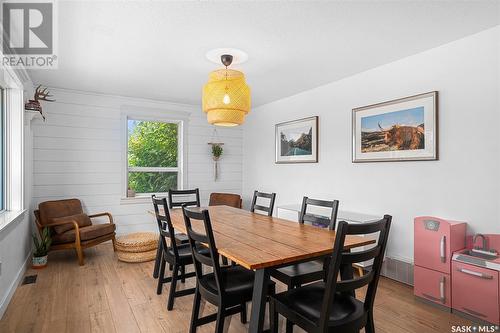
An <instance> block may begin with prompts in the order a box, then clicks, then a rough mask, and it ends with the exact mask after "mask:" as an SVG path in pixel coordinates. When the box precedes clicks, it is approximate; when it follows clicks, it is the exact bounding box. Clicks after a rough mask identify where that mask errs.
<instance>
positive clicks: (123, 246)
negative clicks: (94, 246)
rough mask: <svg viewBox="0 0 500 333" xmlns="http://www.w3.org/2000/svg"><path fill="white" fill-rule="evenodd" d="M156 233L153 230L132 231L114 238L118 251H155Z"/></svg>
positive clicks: (156, 245) (156, 243) (156, 244)
mask: <svg viewBox="0 0 500 333" xmlns="http://www.w3.org/2000/svg"><path fill="white" fill-rule="evenodd" d="M157 247H158V234H155V233H154V232H134V233H132V234H128V235H124V236H120V237H117V238H116V250H117V251H118V252H130V253H141V252H149V251H156V248H157Z"/></svg>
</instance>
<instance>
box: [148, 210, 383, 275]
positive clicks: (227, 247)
mask: <svg viewBox="0 0 500 333" xmlns="http://www.w3.org/2000/svg"><path fill="white" fill-rule="evenodd" d="M201 209H208V211H209V213H210V220H211V222H212V229H213V231H214V237H215V244H216V246H217V250H218V251H219V253H220V254H221V255H223V256H224V257H226V258H228V259H231V260H232V261H234V262H236V263H237V264H239V265H241V266H243V267H245V268H248V269H261V268H267V267H272V266H277V265H282V264H286V263H292V262H296V261H300V260H304V259H308V258H314V257H320V256H323V255H327V254H330V253H332V251H333V243H334V240H335V231H329V230H327V229H321V228H317V227H313V226H311V225H304V224H300V223H296V222H291V221H287V220H283V219H280V218H277V217H269V216H264V215H260V214H255V213H251V212H249V211H246V210H243V209H238V208H233V207H228V206H211V207H204V208H201ZM150 212H151V213H152V214H153V215H154V212H153V211H150ZM170 218H171V220H172V224H173V226H174V228H175V230H176V231H180V232H183V233H185V232H186V225H185V224H184V217H183V216H182V210H181V209H172V210H170ZM202 228H203V226H202V225H201V223H200V224H197V223H193V229H195V230H200V231H201V230H203V229H202ZM374 242H375V241H374V240H373V239H367V238H366V237H359V236H347V237H346V240H345V247H344V248H345V249H346V250H347V249H351V248H355V247H359V246H364V245H368V244H372V243H374Z"/></svg>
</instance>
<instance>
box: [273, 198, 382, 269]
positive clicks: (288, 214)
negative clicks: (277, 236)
mask: <svg viewBox="0 0 500 333" xmlns="http://www.w3.org/2000/svg"><path fill="white" fill-rule="evenodd" d="M300 209H301V205H300V204H290V205H280V206H278V207H277V208H276V213H277V215H278V217H279V218H281V219H284V220H289V221H293V222H298V221H299V215H300ZM307 211H308V213H312V214H317V215H324V216H330V213H331V209H329V208H325V207H317V206H308V207H307ZM381 218H382V217H381V216H376V215H369V214H363V213H357V212H350V211H344V210H339V211H338V213H337V224H338V222H339V221H346V222H347V223H370V222H375V221H378V220H380V219H381ZM360 236H361V237H369V238H371V239H375V240H376V239H377V235H376V234H373V235H360ZM332 246H333V244H332ZM372 246H373V245H367V246H361V247H358V248H355V249H353V250H352V251H353V252H356V251H363V250H367V249H369V248H370V247H372ZM372 263H373V260H370V261H365V262H362V263H359V266H361V267H363V268H364V267H368V266H371V265H372Z"/></svg>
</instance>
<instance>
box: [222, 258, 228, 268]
mask: <svg viewBox="0 0 500 333" xmlns="http://www.w3.org/2000/svg"><path fill="white" fill-rule="evenodd" d="M222 264H223V265H224V266H227V265H228V262H227V258H226V257H224V256H222Z"/></svg>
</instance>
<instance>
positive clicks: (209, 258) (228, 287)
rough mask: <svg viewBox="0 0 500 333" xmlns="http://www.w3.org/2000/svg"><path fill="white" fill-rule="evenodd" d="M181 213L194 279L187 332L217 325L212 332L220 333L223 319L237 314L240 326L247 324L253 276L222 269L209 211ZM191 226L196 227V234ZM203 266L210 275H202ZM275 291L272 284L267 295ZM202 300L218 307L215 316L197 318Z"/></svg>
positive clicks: (235, 269) (232, 268)
mask: <svg viewBox="0 0 500 333" xmlns="http://www.w3.org/2000/svg"><path fill="white" fill-rule="evenodd" d="M182 209H183V213H184V222H185V223H186V230H187V235H188V239H189V244H190V246H191V251H192V254H193V259H194V267H195V272H196V278H197V279H196V292H195V295H194V303H193V313H192V317H191V325H190V329H189V332H191V333H194V332H196V329H197V327H198V326H201V325H204V324H207V323H209V322H212V321H216V325H215V332H216V333H221V332H223V329H224V319H225V318H226V317H227V316H230V315H234V314H237V313H240V316H241V318H240V319H241V322H242V323H246V321H247V316H246V303H247V302H249V301H251V300H252V294H253V284H254V275H255V274H254V272H253V271H251V270H247V269H245V268H243V267H241V266H238V265H233V266H221V265H220V264H219V252H218V251H217V246H216V244H215V239H214V234H213V231H212V224H211V222H210V216H209V213H208V210H205V209H200V208H194V207H192V208H187V207H183V208H182ZM193 224H197V226H198V227H197V228H196V230H197V231H195V230H194V229H195V228H193ZM200 225H201V226H200ZM201 230H203V232H201ZM202 244H203V245H202ZM203 246H208V250H209V254H208V255H205V254H204V253H202V252H201V251H203V248H204V247H203ZM203 266H208V267H210V268H211V272H210V273H204V272H203V268H202V267H203ZM275 288H276V285H275V283H273V282H272V283H270V285H269V291H268V293H269V295H273V294H274V293H275ZM202 298H203V299H205V300H206V301H207V302H209V303H211V304H213V305H215V306H217V308H218V309H217V313H216V314H211V315H208V316H205V317H202V318H199V315H200V303H201V299H202Z"/></svg>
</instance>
